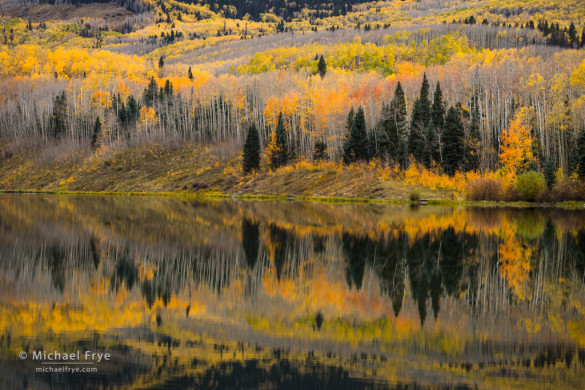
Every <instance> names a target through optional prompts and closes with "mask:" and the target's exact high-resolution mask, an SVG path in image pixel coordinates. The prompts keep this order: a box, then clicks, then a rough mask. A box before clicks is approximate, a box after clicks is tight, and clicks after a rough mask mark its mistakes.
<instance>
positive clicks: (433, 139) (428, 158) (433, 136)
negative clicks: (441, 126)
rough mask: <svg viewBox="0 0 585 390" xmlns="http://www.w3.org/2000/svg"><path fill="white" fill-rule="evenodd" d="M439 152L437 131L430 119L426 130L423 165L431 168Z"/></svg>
mask: <svg viewBox="0 0 585 390" xmlns="http://www.w3.org/2000/svg"><path fill="white" fill-rule="evenodd" d="M440 155H441V151H440V150H439V142H438V139H437V130H436V128H435V122H433V120H432V119H431V121H430V122H429V127H428V128H427V144H426V149H425V157H424V160H423V164H425V166H426V167H427V168H428V167H430V166H431V164H432V163H433V161H438V160H435V157H436V156H440Z"/></svg>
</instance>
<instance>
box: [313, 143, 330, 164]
mask: <svg viewBox="0 0 585 390" xmlns="http://www.w3.org/2000/svg"><path fill="white" fill-rule="evenodd" d="M313 160H314V161H323V160H329V155H328V154H327V144H326V143H325V141H323V140H322V139H318V140H317V141H315V150H314V152H313Z"/></svg>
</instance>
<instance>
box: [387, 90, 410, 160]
mask: <svg viewBox="0 0 585 390" xmlns="http://www.w3.org/2000/svg"><path fill="white" fill-rule="evenodd" d="M390 120H391V121H393V122H394V123H393V124H392V126H395V127H396V135H397V137H398V145H397V148H396V161H398V162H399V163H400V166H401V167H402V168H405V167H406V166H407V165H408V122H407V110H406V98H405V97H404V90H403V89H402V84H400V81H399V82H398V85H396V89H395V90H394V98H393V99H392V102H391V103H390Z"/></svg>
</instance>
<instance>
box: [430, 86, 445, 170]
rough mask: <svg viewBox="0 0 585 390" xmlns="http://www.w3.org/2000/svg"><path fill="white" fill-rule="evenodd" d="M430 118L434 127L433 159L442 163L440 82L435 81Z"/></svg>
mask: <svg viewBox="0 0 585 390" xmlns="http://www.w3.org/2000/svg"><path fill="white" fill-rule="evenodd" d="M431 118H432V120H433V124H434V127H435V130H434V131H435V134H434V137H433V139H434V142H435V145H432V146H431V151H434V153H433V156H432V157H433V160H434V161H436V162H438V163H442V157H441V141H442V140H441V133H442V131H443V127H444V125H445V107H444V105H443V92H442V91H441V84H440V83H439V82H438V81H437V87H436V88H435V93H434V95H433V105H432V107H431Z"/></svg>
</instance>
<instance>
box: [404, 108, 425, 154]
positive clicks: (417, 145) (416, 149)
mask: <svg viewBox="0 0 585 390" xmlns="http://www.w3.org/2000/svg"><path fill="white" fill-rule="evenodd" d="M424 115H425V114H424V108H423V104H422V102H421V100H420V99H419V98H417V99H416V100H415V102H414V108H413V109H412V117H411V120H410V133H409V137H408V153H410V154H411V155H412V156H413V157H414V158H415V159H416V161H418V162H423V161H424V160H425V149H426V146H425V145H426V132H427V125H425V123H424V122H425V120H424Z"/></svg>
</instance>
